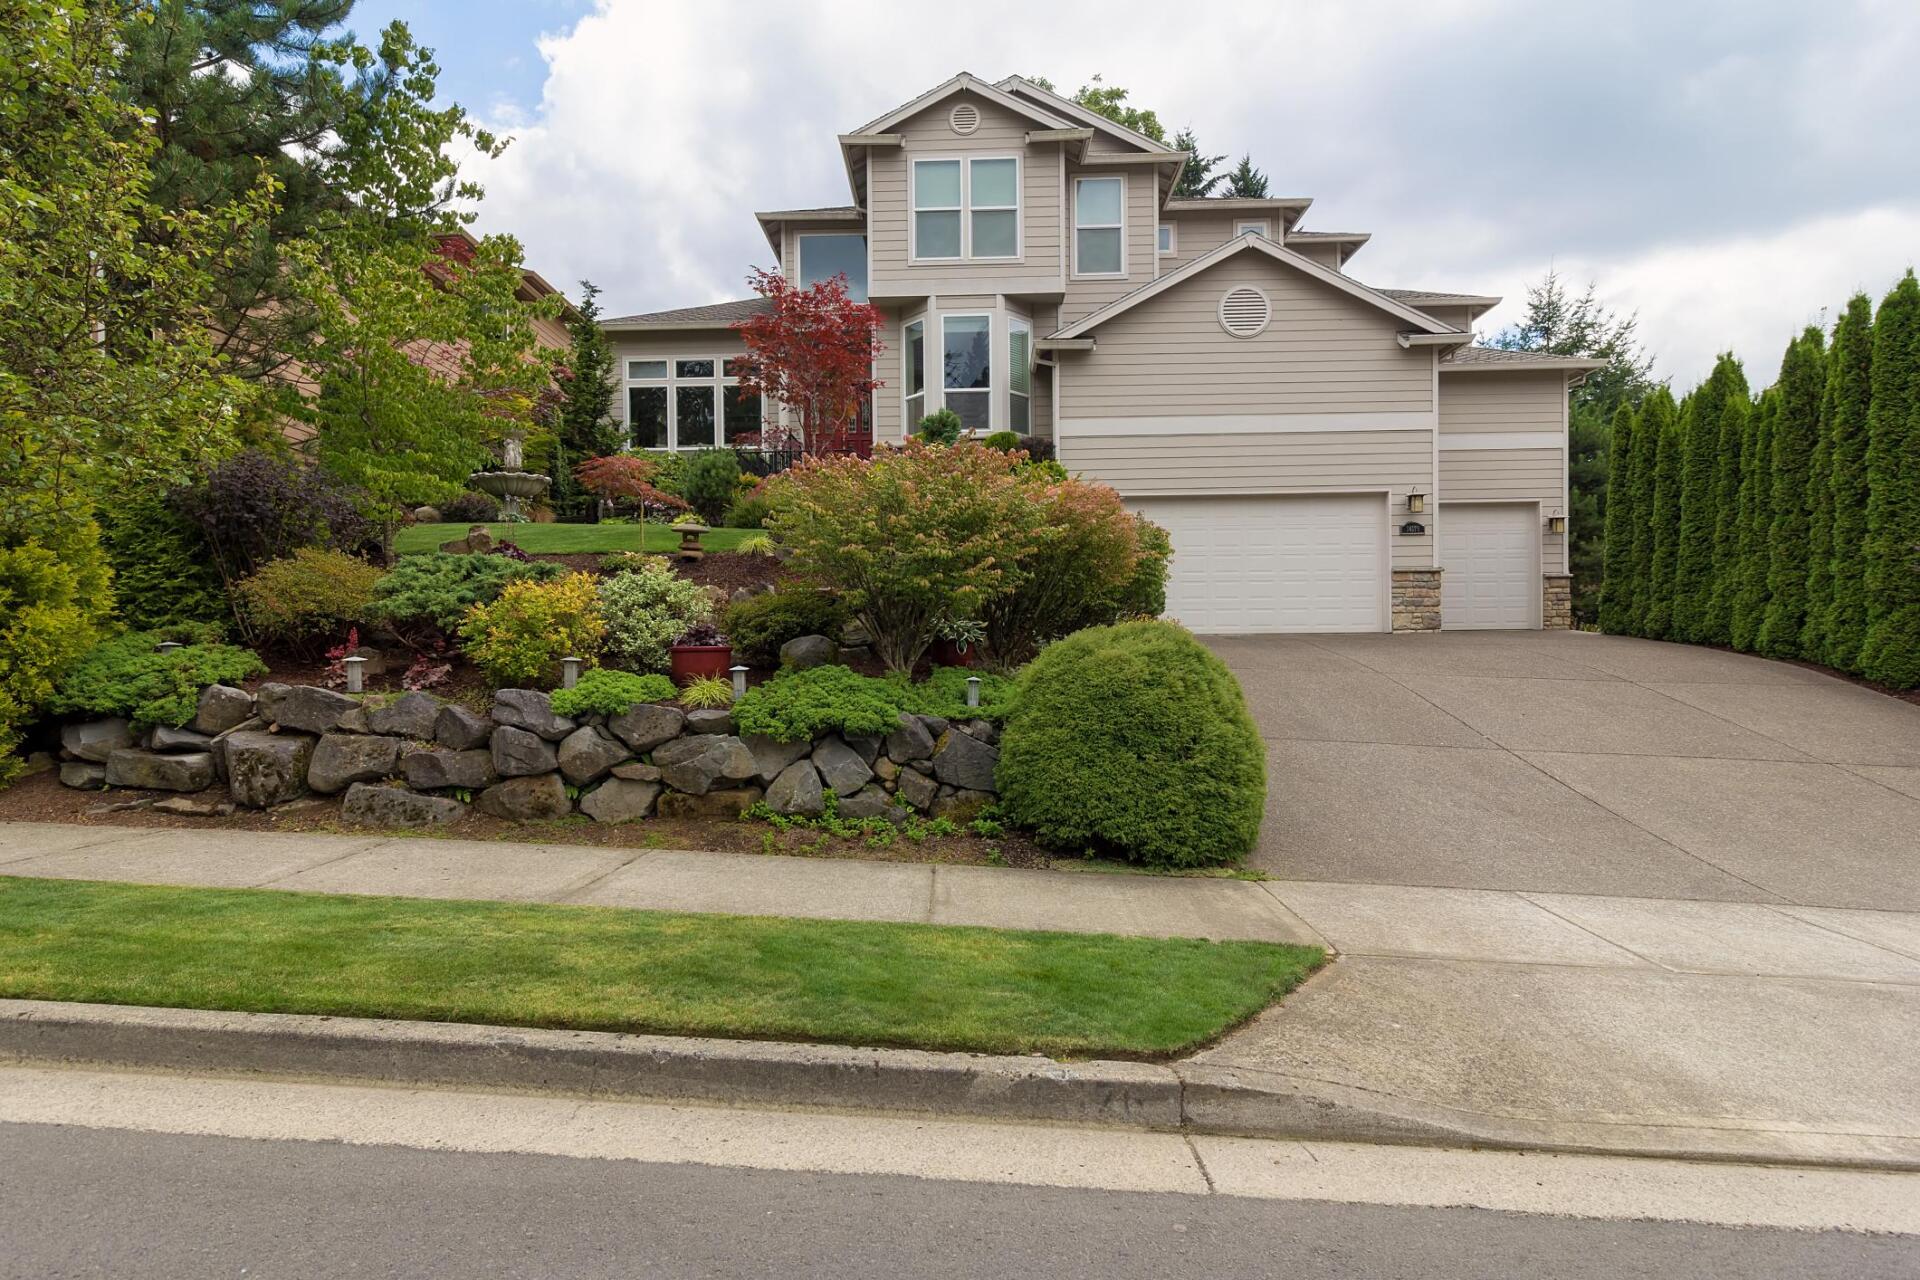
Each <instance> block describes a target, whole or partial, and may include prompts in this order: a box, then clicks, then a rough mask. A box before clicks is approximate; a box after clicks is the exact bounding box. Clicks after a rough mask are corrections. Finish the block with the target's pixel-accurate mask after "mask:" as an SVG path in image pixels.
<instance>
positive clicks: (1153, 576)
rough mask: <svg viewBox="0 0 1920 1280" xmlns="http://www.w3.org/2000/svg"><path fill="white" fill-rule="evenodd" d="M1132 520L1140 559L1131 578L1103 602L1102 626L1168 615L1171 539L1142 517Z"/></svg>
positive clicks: (1164, 531) (1157, 526)
mask: <svg viewBox="0 0 1920 1280" xmlns="http://www.w3.org/2000/svg"><path fill="white" fill-rule="evenodd" d="M1134 519H1135V521H1136V522H1137V524H1138V536H1139V539H1140V559H1139V560H1138V561H1136V562H1135V563H1134V566H1133V576H1132V577H1130V578H1128V579H1127V580H1126V582H1125V583H1124V584H1122V585H1121V587H1120V589H1119V590H1118V591H1116V592H1115V593H1114V594H1113V595H1112V596H1111V597H1109V598H1108V599H1107V600H1106V601H1104V602H1103V608H1104V610H1105V612H1106V613H1107V615H1108V616H1107V617H1106V618H1102V619H1101V621H1103V622H1105V621H1113V622H1126V621H1129V620H1131V619H1135V618H1157V617H1159V616H1160V615H1161V614H1163V613H1165V612H1166V611H1167V566H1168V565H1169V564H1171V563H1172V561H1173V539H1172V538H1170V537H1168V536H1167V531H1166V530H1165V529H1162V528H1161V527H1160V526H1159V525H1157V524H1155V523H1154V522H1153V521H1151V520H1149V519H1147V518H1146V517H1145V516H1136V517H1134Z"/></svg>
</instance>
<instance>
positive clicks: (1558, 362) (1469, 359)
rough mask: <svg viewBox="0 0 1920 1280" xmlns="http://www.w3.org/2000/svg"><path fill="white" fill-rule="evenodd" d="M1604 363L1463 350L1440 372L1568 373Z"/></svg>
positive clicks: (1579, 358) (1601, 366)
mask: <svg viewBox="0 0 1920 1280" xmlns="http://www.w3.org/2000/svg"><path fill="white" fill-rule="evenodd" d="M1606 367H1607V362H1606V361H1605V360H1596V359H1594V358H1592V357H1591V356H1550V355H1547V354H1545V353H1543V352H1539V351H1508V350H1506V349H1505V348H1503V347H1461V348H1459V349H1458V350H1456V351H1454V352H1453V353H1452V354H1451V355H1449V356H1447V357H1445V358H1444V359H1442V360H1441V361H1440V371H1441V372H1442V373H1445V372H1446V371H1447V370H1448V369H1449V368H1453V369H1473V370H1479V369H1492V370H1513V371H1526V370H1546V369H1559V370H1567V371H1576V370H1587V369H1604V368H1606Z"/></svg>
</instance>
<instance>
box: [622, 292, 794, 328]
mask: <svg viewBox="0 0 1920 1280" xmlns="http://www.w3.org/2000/svg"><path fill="white" fill-rule="evenodd" d="M771 310H773V303H771V302H769V301H768V300H767V299H765V298H742V299H740V300H739V301H738V302H710V303H708V304H706V305H705V306H701V307H680V308H679V309H677V310H674V311H646V312H642V313H641V314H639V315H632V316H609V317H608V318H607V319H605V320H602V321H601V322H600V323H602V324H608V325H615V324H619V325H640V324H677V325H689V324H705V323H711V324H713V325H714V327H716V328H722V327H724V326H726V325H730V324H734V323H736V322H737V321H741V320H745V319H748V318H749V317H751V316H757V315H763V314H765V313H766V312H768V311H771Z"/></svg>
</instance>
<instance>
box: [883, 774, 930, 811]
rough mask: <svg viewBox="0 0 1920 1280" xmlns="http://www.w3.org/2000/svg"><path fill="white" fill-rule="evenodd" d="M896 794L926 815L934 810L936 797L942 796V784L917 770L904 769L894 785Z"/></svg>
mask: <svg viewBox="0 0 1920 1280" xmlns="http://www.w3.org/2000/svg"><path fill="white" fill-rule="evenodd" d="M894 794H895V795H897V796H899V797H900V798H901V799H902V800H905V801H906V802H907V803H908V804H910V805H912V806H913V807H914V808H916V809H918V810H919V811H920V812H922V813H925V812H926V811H927V810H929V809H931V808H933V800H934V797H935V796H937V795H939V794H940V784H939V783H937V782H935V781H934V780H933V779H932V778H930V777H928V776H927V775H926V774H924V773H921V772H920V771H919V770H917V769H902V770H901V771H900V777H899V779H898V780H897V781H896V782H895V784H894Z"/></svg>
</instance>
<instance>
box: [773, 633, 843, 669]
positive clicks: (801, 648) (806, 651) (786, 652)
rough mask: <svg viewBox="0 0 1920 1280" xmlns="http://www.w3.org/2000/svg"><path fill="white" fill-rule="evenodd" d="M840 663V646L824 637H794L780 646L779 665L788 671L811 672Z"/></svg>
mask: <svg viewBox="0 0 1920 1280" xmlns="http://www.w3.org/2000/svg"><path fill="white" fill-rule="evenodd" d="M838 661H840V646H839V645H837V644H835V643H834V642H833V641H832V640H830V639H828V638H827V637H826V636H795V637H794V638H793V639H791V640H789V641H787V642H786V643H785V644H783V645H781V646H780V665H781V666H782V667H784V668H785V669H786V670H788V671H811V670H812V669H813V668H815V667H824V666H829V665H831V664H832V663H835V662H838Z"/></svg>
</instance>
